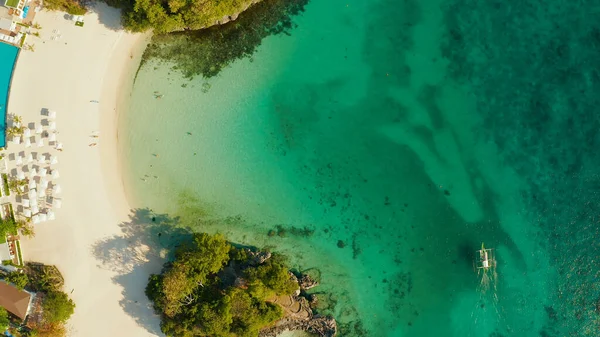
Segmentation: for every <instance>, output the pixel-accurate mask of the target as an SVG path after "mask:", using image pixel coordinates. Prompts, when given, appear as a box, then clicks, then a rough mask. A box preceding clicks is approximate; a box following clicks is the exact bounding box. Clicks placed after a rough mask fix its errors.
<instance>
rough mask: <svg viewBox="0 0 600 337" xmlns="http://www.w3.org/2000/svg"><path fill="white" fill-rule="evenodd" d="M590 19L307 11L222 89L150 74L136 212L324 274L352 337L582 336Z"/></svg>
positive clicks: (587, 296)
mask: <svg viewBox="0 0 600 337" xmlns="http://www.w3.org/2000/svg"><path fill="white" fill-rule="evenodd" d="M584 12H585V11H582V9H580V8H577V6H576V5H571V4H558V3H557V4H547V3H544V4H543V5H542V4H538V3H536V2H534V1H525V2H523V3H519V5H507V4H505V3H502V4H501V3H495V2H492V3H489V2H485V3H480V2H471V1H469V2H468V3H464V2H460V3H459V2H456V3H454V2H453V1H451V0H429V1H427V2H416V1H411V0H406V1H388V0H378V1H369V2H364V1H363V2H360V1H341V0H330V1H324V0H313V1H312V2H311V3H310V4H309V5H308V6H307V7H306V12H305V13H304V14H303V15H302V16H300V17H298V18H297V19H296V23H297V24H298V28H296V29H295V30H293V31H292V34H291V36H275V37H270V38H268V39H266V40H265V41H264V42H263V44H262V45H261V47H260V48H259V50H258V52H257V53H256V54H255V55H254V57H253V59H252V60H249V59H245V60H242V61H239V62H236V63H235V64H233V65H232V66H231V67H230V68H228V69H226V70H225V71H223V72H222V73H221V74H220V75H219V76H218V77H216V78H212V79H210V80H204V79H195V80H193V81H191V82H188V81H187V80H184V79H181V77H180V76H179V74H177V73H176V72H175V71H171V70H169V69H168V67H165V66H154V65H153V64H147V65H146V66H145V67H143V68H142V69H141V71H140V72H139V74H138V77H137V81H136V84H135V86H134V90H133V93H132V98H131V102H130V106H128V107H127V109H128V111H127V113H126V114H123V115H122V120H121V123H120V126H121V130H120V135H121V149H122V155H123V158H124V163H125V166H126V167H125V168H126V174H127V177H126V181H127V191H128V193H129V194H130V195H129V196H130V200H132V204H133V206H134V207H140V208H143V207H149V208H151V209H152V210H154V211H156V212H165V213H169V214H171V215H173V216H179V217H180V218H179V221H180V222H181V223H182V224H185V225H190V226H192V227H194V228H195V229H197V230H203V231H209V232H215V231H219V232H222V233H224V234H226V235H227V236H228V237H229V238H230V239H231V240H232V241H236V242H241V243H245V244H253V245H258V246H265V245H266V246H271V247H272V248H273V249H274V250H277V251H281V252H284V253H285V254H287V255H288V256H289V257H290V259H291V262H292V264H293V265H294V266H295V267H297V268H298V269H300V270H304V269H310V268H316V269H317V270H318V271H319V273H320V277H321V282H322V286H321V287H319V288H316V291H319V292H323V294H322V295H321V297H320V299H321V306H322V308H321V309H322V311H323V312H324V313H329V314H333V315H334V316H335V317H336V318H337V319H338V321H339V322H340V323H341V335H342V336H461V337H463V336H486V337H487V336H531V335H538V334H545V335H544V336H553V335H556V336H563V335H568V334H570V333H576V335H582V336H584V335H589V336H592V335H594V332H593V331H594V330H593V326H594V324H595V323H594V322H595V320H596V319H597V316H596V315H597V313H596V312H597V309H596V307H595V303H596V300H597V298H598V296H599V295H600V294H599V293H598V289H596V288H597V287H595V286H592V285H591V284H592V283H591V282H592V281H591V280H593V279H594V277H595V276H597V275H598V273H599V270H598V268H597V267H595V264H594V263H592V262H591V261H592V259H593V256H594V254H596V253H597V250H598V248H597V247H598V246H597V245H596V244H593V243H592V242H593V240H594V238H595V237H597V235H596V234H597V232H598V225H597V220H596V215H595V214H597V212H596V208H597V206H596V205H597V204H598V203H597V202H595V200H596V199H597V189H596V187H597V186H598V183H597V181H598V174H597V173H596V172H597V169H596V165H595V163H597V162H598V160H596V155H595V154H594V151H593V149H594V148H595V146H596V144H597V143H598V136H597V130H598V114H597V113H595V112H594V106H597V105H595V100H596V98H595V94H594V93H597V92H598V91H597V90H596V89H597V87H598V85H599V83H600V78H599V76H598V73H597V71H596V70H595V66H594V65H595V63H597V62H598V61H597V60H598V59H600V58H598V57H597V56H598V51H599V48H600V42H599V41H600V38H598V36H600V34H599V33H598V32H600V26H599V25H598V24H597V23H596V21H597V20H592V19H590V20H587V21H586V20H582V19H581V15H583V14H582V13H584ZM590 18H591V14H590ZM186 84H187V85H186ZM208 87H210V89H209V90H208V92H206V93H204V92H203V91H202V88H208ZM154 92H159V93H160V94H163V95H164V96H163V97H162V99H154ZM277 226H280V227H277ZM578 228H585V229H586V231H582V232H579V231H577V229H578ZM271 230H273V231H275V232H276V233H275V235H273V236H270V235H269V231H271ZM574 233H577V234H574ZM482 242H485V244H486V246H487V247H493V248H495V249H496V253H497V258H498V263H499V267H498V270H497V274H498V279H497V282H495V283H493V284H490V285H489V288H488V289H487V290H486V289H485V288H486V287H485V286H484V285H482V284H481V275H478V274H477V273H476V272H475V271H474V268H473V267H474V266H473V261H474V257H475V256H474V254H475V251H476V250H477V249H479V247H480V246H481V243H482ZM572 261H576V262H578V263H572ZM313 271H314V270H313ZM567 277H568V278H567ZM567 280H568V282H567ZM586 284H587V285H588V286H586ZM574 303H575V304H576V305H575V304H574ZM432 322H435V324H432Z"/></svg>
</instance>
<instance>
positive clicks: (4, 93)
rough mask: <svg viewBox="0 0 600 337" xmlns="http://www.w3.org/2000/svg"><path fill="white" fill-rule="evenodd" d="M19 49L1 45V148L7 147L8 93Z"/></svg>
mask: <svg viewBox="0 0 600 337" xmlns="http://www.w3.org/2000/svg"><path fill="white" fill-rule="evenodd" d="M18 53H19V49H18V48H17V47H14V46H11V45H8V44H6V43H0V147H4V146H5V145H6V139H5V136H4V129H5V127H6V106H7V104H8V91H9V90H10V79H11V77H12V72H13V68H14V66H15V60H16V59H17V55H18Z"/></svg>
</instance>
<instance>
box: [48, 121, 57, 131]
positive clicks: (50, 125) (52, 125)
mask: <svg viewBox="0 0 600 337" xmlns="http://www.w3.org/2000/svg"><path fill="white" fill-rule="evenodd" d="M48 128H49V129H50V130H56V122H50V124H48Z"/></svg>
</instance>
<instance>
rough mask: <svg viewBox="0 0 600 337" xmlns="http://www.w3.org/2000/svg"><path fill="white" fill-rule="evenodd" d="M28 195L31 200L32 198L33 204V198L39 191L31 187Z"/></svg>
mask: <svg viewBox="0 0 600 337" xmlns="http://www.w3.org/2000/svg"><path fill="white" fill-rule="evenodd" d="M27 195H28V196H29V200H31V203H32V204H33V200H34V199H35V198H37V192H36V190H35V189H31V190H29V193H27Z"/></svg>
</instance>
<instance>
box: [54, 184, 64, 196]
mask: <svg viewBox="0 0 600 337" xmlns="http://www.w3.org/2000/svg"><path fill="white" fill-rule="evenodd" d="M52 192H54V194H60V192H62V189H61V188H60V185H59V184H56V185H54V186H53V187H52Z"/></svg>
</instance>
